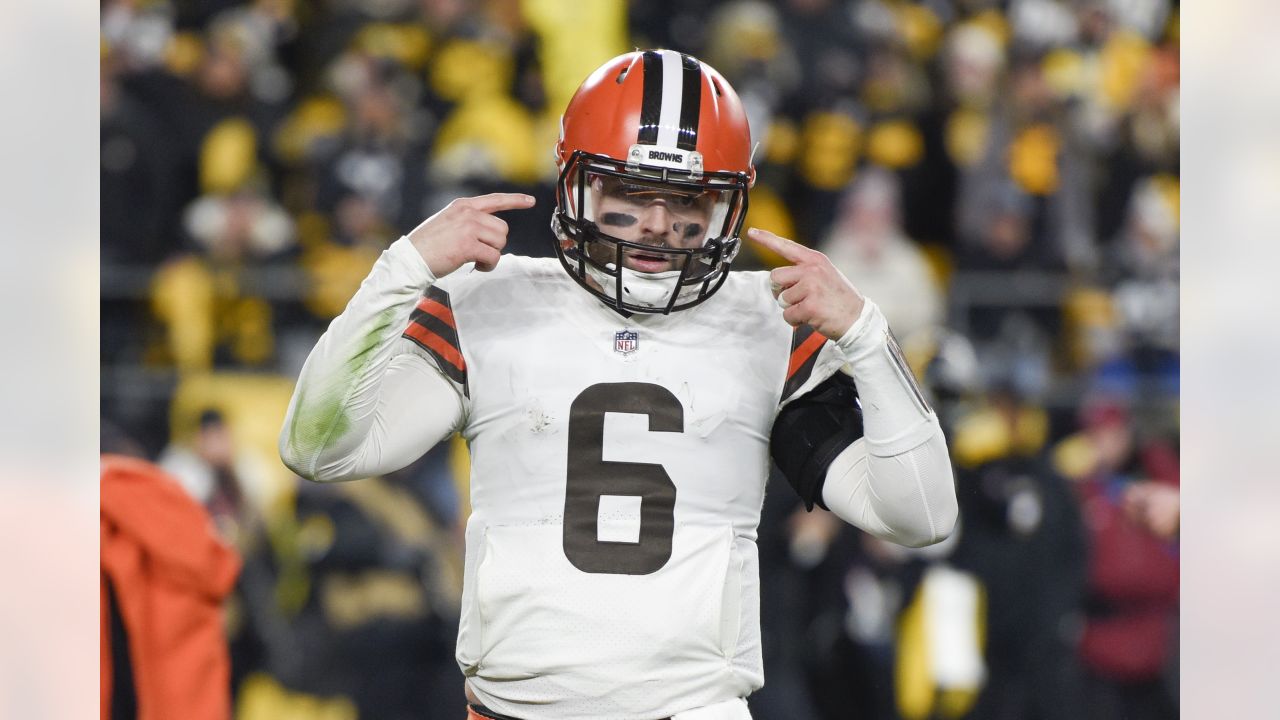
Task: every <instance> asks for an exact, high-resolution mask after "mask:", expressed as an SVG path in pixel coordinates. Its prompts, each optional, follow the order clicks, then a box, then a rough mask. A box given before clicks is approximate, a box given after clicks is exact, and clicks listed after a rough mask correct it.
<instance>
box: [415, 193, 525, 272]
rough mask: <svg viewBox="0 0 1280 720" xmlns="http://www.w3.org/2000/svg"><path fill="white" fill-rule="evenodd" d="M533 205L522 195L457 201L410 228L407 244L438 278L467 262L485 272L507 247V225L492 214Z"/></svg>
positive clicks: (489, 196) (509, 194) (460, 199)
mask: <svg viewBox="0 0 1280 720" xmlns="http://www.w3.org/2000/svg"><path fill="white" fill-rule="evenodd" d="M533 203H534V199H533V197H532V196H531V195H525V194H524V193H490V194H488V195H479V196H477V197H469V198H458V199H457V200H454V201H453V202H451V203H449V204H448V205H446V206H445V207H444V209H443V210H441V211H440V212H438V213H436V214H435V215H432V216H431V217H429V218H427V219H426V220H423V221H422V224H421V225H419V226H418V227H416V228H414V229H413V231H412V232H410V233H409V235H408V237H409V242H411V243H413V246H414V247H415V248H417V250H418V252H419V253H420V254H421V255H422V259H423V260H425V261H426V263H427V267H429V268H431V274H432V275H435V276H436V277H438V278H442V277H444V276H445V275H448V274H449V273H451V272H453V271H454V270H457V269H458V268H460V267H462V266H463V265H465V264H467V263H469V262H474V263H475V264H476V269H477V270H481V271H484V272H488V271H490V270H492V269H493V268H494V266H496V265H497V264H498V259H499V257H500V256H501V254H502V248H503V247H505V246H506V244H507V223H506V222H505V221H504V220H502V218H498V217H494V216H493V213H495V212H498V211H500V210H527V209H529V208H531V207H533Z"/></svg>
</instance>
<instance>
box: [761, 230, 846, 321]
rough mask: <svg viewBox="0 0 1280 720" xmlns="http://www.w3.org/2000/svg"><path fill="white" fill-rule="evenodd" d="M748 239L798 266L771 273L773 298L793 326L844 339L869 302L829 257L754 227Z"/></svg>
mask: <svg viewBox="0 0 1280 720" xmlns="http://www.w3.org/2000/svg"><path fill="white" fill-rule="evenodd" d="M747 237H748V238H750V239H751V240H752V241H753V242H756V243H758V244H759V245H761V246H762V247H765V248H768V249H769V250H772V251H773V252H775V253H777V254H778V255H781V256H782V257H784V258H786V259H787V260H789V261H791V262H792V263H795V264H794V265H785V266H783V267H780V268H774V270H773V271H772V272H770V273H769V280H770V284H771V285H772V287H773V296H774V297H775V298H777V299H778V304H779V305H781V306H782V307H783V308H784V309H783V312H782V319H784V320H786V321H787V322H788V323H790V324H791V325H792V326H793V327H794V326H798V325H808V326H810V327H812V328H813V329H814V330H817V331H818V332H820V333H822V334H823V335H825V336H827V337H828V338H830V339H832V340H839V339H840V338H842V337H844V334H845V333H846V332H849V328H851V327H853V323H854V322H855V321H857V319H858V316H859V315H861V314H862V306H863V305H865V304H866V299H865V298H863V296H862V293H861V292H858V288H856V287H854V286H853V283H851V282H849V278H846V277H845V276H844V273H842V272H840V271H839V270H837V269H836V267H835V266H834V265H832V264H831V261H830V260H829V259H827V256H826V255H824V254H822V253H821V252H818V251H817V250H814V249H812V248H807V247H805V246H803V245H801V244H800V243H797V242H794V241H791V240H788V239H786V238H783V237H778V236H777V235H774V234H773V233H771V232H769V231H768V230H761V229H760V228H751V229H750V230H748V231H747Z"/></svg>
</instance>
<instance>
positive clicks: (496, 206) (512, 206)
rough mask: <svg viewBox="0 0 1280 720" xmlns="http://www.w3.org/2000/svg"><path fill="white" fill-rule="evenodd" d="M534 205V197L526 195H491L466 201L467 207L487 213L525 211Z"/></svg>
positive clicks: (479, 196) (478, 196)
mask: <svg viewBox="0 0 1280 720" xmlns="http://www.w3.org/2000/svg"><path fill="white" fill-rule="evenodd" d="M533 203H534V199H533V196H532V195H525V194H524V193H489V194H488V195H477V196H476V197H473V198H467V199H466V204H467V205H470V206H471V207H472V208H474V209H476V210H479V211H480V212H487V213H492V212H498V211H499V210H523V209H526V208H531V207H533Z"/></svg>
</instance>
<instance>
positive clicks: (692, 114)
mask: <svg viewBox="0 0 1280 720" xmlns="http://www.w3.org/2000/svg"><path fill="white" fill-rule="evenodd" d="M701 90H702V69H701V67H700V66H699V63H698V61H697V59H695V58H694V57H692V56H690V55H685V54H676V53H674V52H669V51H668V52H658V51H656V50H648V51H646V52H645V53H644V93H643V95H642V97H641V101H640V129H639V132H637V133H636V142H637V143H640V144H642V145H658V146H660V147H676V148H679V149H681V150H694V149H696V148H697V146H698V114H699V112H700V111H701V109H702V93H701Z"/></svg>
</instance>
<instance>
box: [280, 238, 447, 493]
mask: <svg viewBox="0 0 1280 720" xmlns="http://www.w3.org/2000/svg"><path fill="white" fill-rule="evenodd" d="M434 282H435V278H434V277H433V276H432V274H431V271H430V270H429V269H428V268H427V264H426V263H425V262H424V261H423V260H422V256H421V255H419V254H418V251H417V250H416V249H414V247H413V246H412V245H411V244H410V243H409V241H408V240H407V239H405V238H401V239H399V240H397V241H396V242H395V243H392V245H391V247H390V248H388V249H387V250H386V252H384V253H383V254H382V256H381V257H380V258H379V259H378V262H377V263H375V264H374V267H373V270H372V271H370V273H369V276H368V277H366V278H365V279H364V282H363V283H361V285H360V289H359V290H358V291H357V292H356V294H355V296H354V297H352V298H351V301H350V302H349V303H348V304H347V307H346V309H345V310H343V312H342V314H341V315H339V316H338V317H336V318H334V320H333V322H332V323H331V324H330V325H329V329H328V330H326V331H325V333H324V335H322V336H321V337H320V340H319V342H317V343H316V346H315V348H314V349H312V351H311V354H310V355H309V356H307V361H306V363H305V364H304V365H303V367H302V372H301V374H300V375H299V377H298V384H297V387H296V388H294V391H293V398H292V399H291V400H290V401H289V411H288V415H286V417H285V422H284V427H283V428H282V429H281V431H280V457H281V459H282V460H283V461H284V464H285V465H287V466H288V467H289V469H291V470H293V471H294V472H296V473H298V474H299V475H301V476H302V477H305V478H307V479H309V480H318V481H322V482H328V481H334V480H351V479H356V478H361V477H368V476H370V475H378V474H382V473H386V472H391V471H393V470H398V469H400V468H402V467H404V466H405V465H408V464H409V463H410V462H413V461H414V460H415V459H417V458H418V457H420V456H421V455H422V454H423V453H425V452H426V451H427V450H429V449H431V447H432V446H434V445H435V444H436V443H438V442H439V441H440V440H443V439H444V438H446V437H448V436H449V434H450V433H451V432H453V431H454V430H456V429H457V428H459V427H460V426H461V425H462V422H463V419H464V417H465V406H464V401H463V399H462V397H461V395H460V394H459V393H458V391H457V389H456V388H455V387H454V385H453V384H452V383H450V382H449V380H448V379H446V378H445V377H444V375H442V374H441V373H440V371H439V370H438V369H437V368H436V367H434V366H433V365H432V364H431V362H430V361H429V360H427V359H425V358H423V357H420V356H418V355H414V354H411V353H400V354H397V351H396V347H397V340H398V339H399V337H400V335H401V333H402V332H403V330H404V328H405V326H406V325H407V324H408V321H409V315H410V313H411V312H413V309H414V306H415V305H416V304H417V301H418V298H419V297H420V296H421V295H422V292H423V290H424V289H425V288H426V287H427V286H429V285H431V284H432V283H434Z"/></svg>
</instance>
